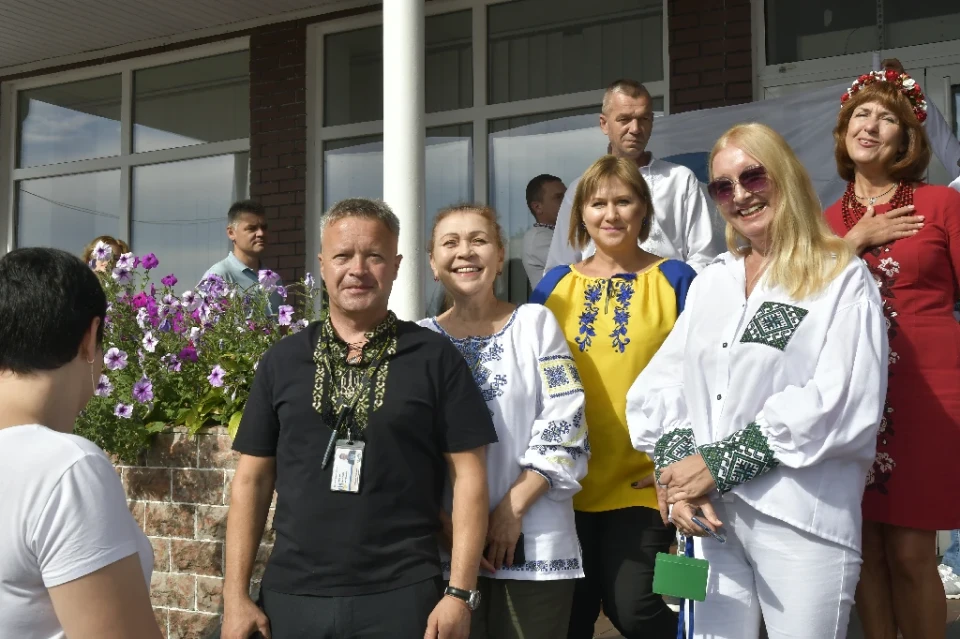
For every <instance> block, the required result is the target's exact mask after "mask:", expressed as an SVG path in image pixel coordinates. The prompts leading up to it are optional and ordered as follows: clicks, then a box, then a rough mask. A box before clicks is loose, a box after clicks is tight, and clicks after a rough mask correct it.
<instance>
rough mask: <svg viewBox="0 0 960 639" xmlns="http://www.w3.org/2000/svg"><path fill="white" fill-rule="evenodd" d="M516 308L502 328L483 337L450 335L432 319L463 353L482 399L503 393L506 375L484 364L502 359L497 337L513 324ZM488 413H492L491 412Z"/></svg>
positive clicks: (491, 398) (501, 349)
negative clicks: (493, 370)
mask: <svg viewBox="0 0 960 639" xmlns="http://www.w3.org/2000/svg"><path fill="white" fill-rule="evenodd" d="M517 310H518V309H514V311H513V314H512V315H511V316H510V319H509V320H507V323H506V324H505V325H504V327H503V328H501V329H500V330H499V331H497V332H496V333H494V334H493V335H486V336H483V337H465V338H462V339H458V338H455V337H452V336H451V335H449V334H448V333H447V332H446V331H445V330H443V327H442V326H440V323H439V322H437V320H436V318H434V320H433V323H434V325H436V327H437V328H438V329H439V330H440V332H441V333H442V334H444V335H446V336H447V337H448V338H449V339H450V341H451V342H453V345H454V346H456V347H457V350H458V351H460V354H461V355H463V359H464V360H466V362H467V367H468V368H469V369H470V373H471V374H472V375H473V381H474V383H475V384H476V385H477V388H479V389H480V394H481V395H482V396H483V399H484V401H487V402H489V401H492V400H493V399H495V398H497V397H500V396H501V395H503V388H504V387H505V386H506V385H507V376H506V375H503V374H502V373H501V374H497V375H493V372H492V371H491V370H490V369H489V368H487V367H486V366H485V364H487V363H489V362H499V361H500V360H501V359H502V357H503V346H502V345H501V344H500V342H499V341H498V339H499V338H500V337H501V336H502V335H503V334H505V333H506V332H507V330H509V328H510V326H511V325H512V324H513V321H514V320H515V319H516V317H517ZM491 376H492V379H491ZM490 414H491V415H493V413H492V412H491V413H490Z"/></svg>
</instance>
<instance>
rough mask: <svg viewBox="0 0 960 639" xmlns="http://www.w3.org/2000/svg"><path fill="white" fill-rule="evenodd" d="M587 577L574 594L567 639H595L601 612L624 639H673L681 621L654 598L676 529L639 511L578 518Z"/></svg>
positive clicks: (655, 513)
mask: <svg viewBox="0 0 960 639" xmlns="http://www.w3.org/2000/svg"><path fill="white" fill-rule="evenodd" d="M576 518H577V536H578V537H579V538H580V547H581V549H582V553H583V572H584V574H585V577H584V578H583V579H578V580H577V583H576V587H575V588H574V592H573V609H572V611H571V614H570V628H569V631H568V633H567V639H591V638H592V637H593V630H594V626H595V625H596V623H597V617H598V616H599V615H600V608H601V606H602V607H603V612H604V614H605V615H606V616H607V617H608V618H609V619H610V621H611V622H612V623H613V625H614V626H615V627H616V629H617V630H619V631H620V634H622V635H623V636H624V637H625V639H675V638H676V636H677V615H676V614H674V612H673V611H672V610H670V608H668V607H667V604H666V603H664V601H663V598H662V597H661V596H660V595H657V594H654V592H653V567H654V563H655V561H656V556H657V553H658V552H669V550H670V544H671V543H672V542H673V540H674V534H675V533H674V529H673V527H672V526H664V525H663V522H662V521H661V520H660V513H659V512H658V511H656V510H653V509H652V508H643V507H641V506H636V507H632V508H622V509H619V510H610V511H607V512H600V513H587V512H579V511H578V512H577V513H576Z"/></svg>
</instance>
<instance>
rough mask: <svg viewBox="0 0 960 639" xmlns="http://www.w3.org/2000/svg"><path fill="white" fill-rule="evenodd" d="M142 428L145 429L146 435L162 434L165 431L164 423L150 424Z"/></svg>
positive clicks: (165, 425) (165, 424)
mask: <svg viewBox="0 0 960 639" xmlns="http://www.w3.org/2000/svg"><path fill="white" fill-rule="evenodd" d="M144 428H146V429H147V432H148V433H162V432H163V431H165V430H166V429H167V423H166V422H150V423H149V424H147V425H146V426H145V427H144Z"/></svg>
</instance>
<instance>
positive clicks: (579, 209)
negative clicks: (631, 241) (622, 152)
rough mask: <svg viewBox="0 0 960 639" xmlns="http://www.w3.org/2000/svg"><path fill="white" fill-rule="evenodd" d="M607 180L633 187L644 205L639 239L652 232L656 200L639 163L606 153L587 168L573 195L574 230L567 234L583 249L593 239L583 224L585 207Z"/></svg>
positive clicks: (572, 214) (572, 216) (643, 238)
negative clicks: (652, 216)
mask: <svg viewBox="0 0 960 639" xmlns="http://www.w3.org/2000/svg"><path fill="white" fill-rule="evenodd" d="M607 180H619V181H620V182H622V183H623V184H624V185H626V186H628V187H630V188H631V189H632V190H633V192H634V194H635V195H636V196H637V198H638V199H639V200H640V204H641V205H642V206H643V221H642V223H641V225H640V237H638V238H637V239H638V240H639V241H640V242H643V241H644V240H646V239H647V237H648V236H649V235H650V216H651V215H653V199H652V198H651V197H650V187H648V186H647V181H646V180H644V179H643V177H642V176H641V175H640V171H638V170H637V164H636V162H634V161H633V160H629V159H627V158H618V157H617V156H615V155H605V156H603V157H602V158H600V159H599V160H597V161H596V162H594V163H593V164H592V165H591V166H590V168H589V169H587V171H586V172H585V173H584V174H583V177H581V178H580V182H579V183H578V184H577V192H576V194H574V196H573V206H572V207H571V209H570V229H569V231H568V237H567V239H568V240H569V242H570V246H572V247H574V248H576V249H582V248H583V247H585V246H586V245H587V242H589V241H590V235H589V234H588V233H587V229H586V228H585V227H584V225H583V207H585V206H586V205H587V203H588V202H589V200H590V198H592V197H593V196H594V195H596V194H597V191H599V190H600V187H601V186H603V184H604V182H606V181H607Z"/></svg>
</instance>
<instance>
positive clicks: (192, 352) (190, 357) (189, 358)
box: [177, 346, 198, 362]
mask: <svg viewBox="0 0 960 639" xmlns="http://www.w3.org/2000/svg"><path fill="white" fill-rule="evenodd" d="M177 357H179V358H180V359H182V360H183V361H185V362H195V361H197V359H198V358H197V349H196V348H194V347H193V346H184V347H183V349H182V350H181V351H180V354H179V355H177Z"/></svg>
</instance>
